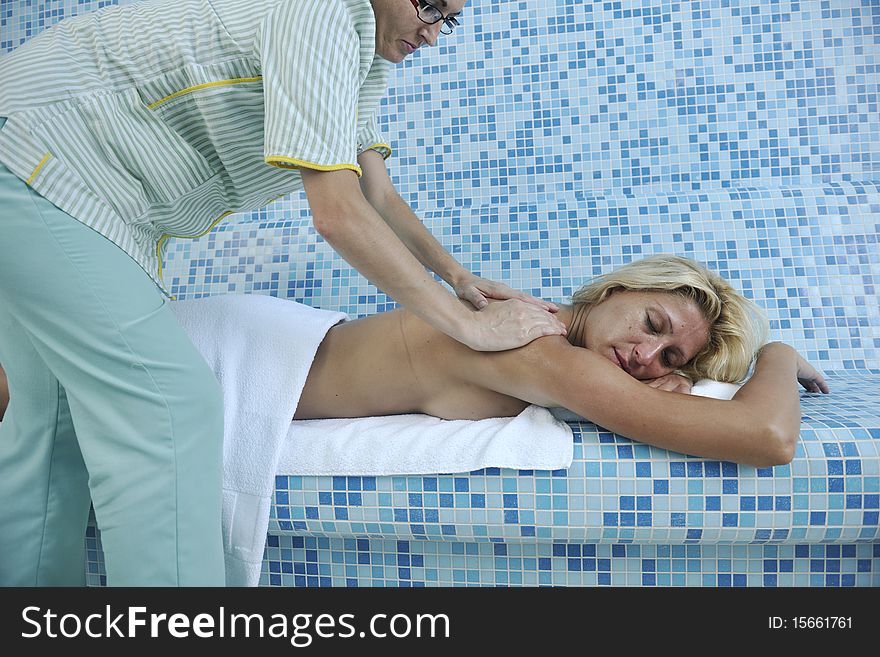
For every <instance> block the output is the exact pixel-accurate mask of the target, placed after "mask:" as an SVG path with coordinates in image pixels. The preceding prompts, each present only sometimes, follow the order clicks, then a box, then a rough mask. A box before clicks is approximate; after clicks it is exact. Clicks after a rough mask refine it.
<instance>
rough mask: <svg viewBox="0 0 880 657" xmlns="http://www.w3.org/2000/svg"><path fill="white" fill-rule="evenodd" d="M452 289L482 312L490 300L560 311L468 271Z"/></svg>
mask: <svg viewBox="0 0 880 657" xmlns="http://www.w3.org/2000/svg"><path fill="white" fill-rule="evenodd" d="M452 289H454V290H455V294H456V295H458V298H459V299H463V300H465V301H467V302H468V303H470V304H471V305H472V306H473V307H474V308H476V309H477V310H482V309H483V308H485V307H486V306H488V305H489V301H488V300H489V299H519V300H520V301H525V302H526V303H531V304H534V305H535V306H538V307H539V308H541V309H543V310H545V311H548V312H551V313H555V312H556V311H557V310H559V308H558V307H557V306H556V304H555V303H551V302H549V301H544V300H543V299H538V298H537V297H533V296H532V295H531V294H526V293H525V292H520V291H518V290H514V289H513V288H511V287H508V286H507V285H505V284H504V283H496V282H495V281H490V280H489V279H487V278H481V277H479V276H476V275H474V274H472V273H470V272H469V271H467V270H465V271H463V272H462V273H461V274H459V276H458V277H457V278H456V279H455V280H454V281H453V282H452ZM518 346H519V345H518Z"/></svg>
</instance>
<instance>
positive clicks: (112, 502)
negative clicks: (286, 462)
mask: <svg viewBox="0 0 880 657" xmlns="http://www.w3.org/2000/svg"><path fill="white" fill-rule="evenodd" d="M0 125H2V119H0ZM0 364H2V366H3V368H4V369H5V370H6V373H7V376H8V378H9V384H10V404H9V408H8V410H7V413H6V416H5V418H4V419H3V421H2V422H0V585H4V586H78V585H82V584H83V583H84V581H85V568H84V554H85V538H84V535H85V529H86V524H87V521H88V513H89V503H90V501H91V503H92V504H93V506H94V509H95V517H96V520H97V523H98V528H99V529H100V531H101V542H102V544H103V548H104V557H105V565H106V571H107V584H108V585H110V586H222V585H224V584H225V578H224V566H223V550H222V539H221V529H220V515H221V492H220V491H221V472H222V440H223V403H222V394H221V391H220V387H219V385H218V383H217V381H216V379H215V377H214V374H213V372H212V371H211V370H210V368H209V367H208V365H207V364H206V363H205V362H204V360H203V359H202V357H201V355H200V354H199V353H198V351H197V350H196V349H195V347H194V346H193V345H192V343H191V342H190V340H189V338H188V337H187V335H186V333H185V332H184V331H183V329H182V328H181V327H180V325H179V324H178V323H177V321H176V319H175V316H174V314H173V312H172V311H171V309H170V308H169V306H168V303H167V301H166V299H165V297H164V296H163V295H162V293H161V292H160V291H159V289H158V288H157V287H156V285H155V284H154V283H153V282H152V281H151V280H150V278H149V277H148V276H147V274H146V273H145V272H144V271H143V270H142V269H141V268H140V267H139V266H138V265H137V263H135V262H134V260H132V259H131V258H129V256H128V255H126V254H125V253H124V252H123V251H122V249H120V248H118V247H117V246H116V245H115V244H113V243H112V242H110V241H109V240H107V239H106V238H104V237H103V236H102V235H100V234H99V233H97V232H95V231H93V230H92V229H91V228H89V227H87V226H86V225H85V224H83V223H81V222H79V221H77V220H76V219H73V218H72V217H70V216H69V215H67V214H65V213H64V212H62V211H61V210H59V209H58V208H57V207H55V206H54V205H52V204H51V203H49V202H48V201H47V200H45V199H44V198H43V197H41V196H39V195H38V194H36V193H35V192H33V191H32V190H31V189H30V188H29V187H28V186H27V185H25V184H24V183H23V182H22V181H21V180H19V179H18V178H16V177H15V176H14V175H13V174H11V173H10V172H9V171H8V169H6V168H5V167H4V166H3V165H0Z"/></svg>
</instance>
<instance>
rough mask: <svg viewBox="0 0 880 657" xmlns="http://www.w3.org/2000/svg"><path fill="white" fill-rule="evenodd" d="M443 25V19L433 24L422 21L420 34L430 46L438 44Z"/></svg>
mask: <svg viewBox="0 0 880 657" xmlns="http://www.w3.org/2000/svg"><path fill="white" fill-rule="evenodd" d="M442 25H443V21H442V20H441V21H437V22H436V23H434V24H432V25H427V24H425V23H422V28H421V29H420V30H419V36H421V37H422V39H423V40H424V42H425V43H427V44H428V45H429V46H432V47H433V46H436V45H437V39H438V38H439V36H440V27H441V26H442Z"/></svg>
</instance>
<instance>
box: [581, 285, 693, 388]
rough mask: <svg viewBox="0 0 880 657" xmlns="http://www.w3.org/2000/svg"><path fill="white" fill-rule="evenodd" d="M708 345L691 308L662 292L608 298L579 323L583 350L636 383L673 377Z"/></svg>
mask: <svg viewBox="0 0 880 657" xmlns="http://www.w3.org/2000/svg"><path fill="white" fill-rule="evenodd" d="M708 339H709V323H708V322H707V321H706V319H705V318H704V317H703V315H702V313H701V312H700V310H699V308H697V306H696V304H694V303H693V302H692V301H688V300H687V299H684V298H682V297H680V296H678V295H675V294H669V293H667V292H641V291H638V292H637V291H630V290H618V291H615V292H612V293H611V295H610V296H608V297H607V298H606V299H605V301H603V302H602V303H600V304H598V305H596V306H594V307H593V308H591V309H590V312H589V314H588V315H587V317H586V320H585V322H584V341H585V344H584V346H585V347H586V348H587V349H590V350H591V351H595V352H597V353H599V354H601V355H602V356H604V357H605V358H607V359H608V360H610V361H611V362H612V363H614V364H615V365H617V366H618V367H620V368H621V369H623V370H624V371H625V372H627V373H628V374H630V375H631V376H633V377H635V378H636V379H654V378H657V377H658V376H664V375H666V374H669V373H670V372H673V371H674V370H676V369H677V368H679V367H682V366H683V365H685V364H686V363H687V362H688V361H690V360H691V359H692V358H694V356H696V355H697V354H698V353H699V352H700V351H701V350H702V349H703V347H704V346H705V345H706V342H707V341H708Z"/></svg>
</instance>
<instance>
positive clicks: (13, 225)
mask: <svg viewBox="0 0 880 657" xmlns="http://www.w3.org/2000/svg"><path fill="white" fill-rule="evenodd" d="M432 2H434V0H432ZM463 4H464V0H436V6H435V5H434V4H429V3H428V2H417V1H415V0H412V1H411V0H322V1H321V2H312V1H307V0H148V1H146V2H141V3H136V4H129V5H126V6H124V7H121V8H120V7H113V8H106V9H102V10H99V11H97V12H95V13H93V14H89V15H85V16H82V17H79V18H75V19H69V20H64V21H62V22H61V23H59V24H58V25H56V26H55V27H53V28H51V29H48V30H46V31H45V32H43V33H42V34H40V35H39V36H37V37H36V38H34V39H32V40H31V41H30V42H29V43H27V44H25V45H24V46H22V47H20V48H19V49H18V50H16V51H14V52H13V53H11V54H9V55H7V56H5V57H4V58H3V59H0V80H2V82H0V123H2V122H3V121H4V119H5V124H4V125H3V126H2V129H0V363H2V365H3V367H4V369H5V370H6V372H7V374H8V376H9V380H10V389H11V392H12V400H13V401H12V403H11V404H10V407H9V410H8V412H7V414H6V417H5V418H4V420H3V423H2V425H0V500H3V504H0V555H2V558H0V584H4V585H13V584H17V585H64V584H79V583H82V582H83V579H84V575H83V571H84V569H83V548H84V538H83V536H84V530H85V526H86V522H87V515H88V510H89V500H90V499H91V501H92V503H93V504H94V509H95V515H96V519H97V523H98V527H99V529H100V531H101V539H102V542H103V547H104V551H105V558H106V570H107V582H108V584H110V585H222V584H223V583H224V566H223V559H222V549H221V535H220V508H221V501H220V490H221V456H222V454H221V444H222V437H223V406H222V399H221V395H220V391H219V387H218V385H217V383H216V380H215V378H214V375H213V373H212V372H211V370H210V369H209V368H208V367H207V365H206V364H205V363H204V362H203V360H202V359H201V357H200V355H199V354H198V352H197V351H196V350H195V348H194V347H193V345H192V344H191V342H190V341H189V339H188V338H187V336H186V334H185V333H184V332H183V330H182V329H181V328H180V326H179V325H178V324H177V322H176V320H175V317H174V315H173V313H172V311H171V310H170V309H169V307H168V305H167V297H168V293H167V290H166V289H165V287H164V283H163V279H162V265H161V263H162V253H163V248H164V246H165V244H166V240H167V238H168V237H198V236H200V235H203V234H205V233H206V232H208V231H209V230H210V229H211V228H212V227H213V226H214V225H215V224H216V223H217V222H218V221H220V220H221V219H222V218H223V217H224V216H226V215H228V214H230V213H232V212H239V211H248V210H253V209H255V208H258V207H261V206H263V205H265V204H266V203H268V202H270V201H271V200H273V199H275V198H277V197H279V196H282V195H285V194H288V193H290V192H292V191H294V190H296V189H299V188H305V192H306V196H307V198H308V202H309V205H310V207H311V210H312V216H313V218H314V223H315V227H316V229H317V230H318V232H319V233H320V234H321V235H322V236H323V237H324V239H325V240H326V241H327V242H328V243H329V244H330V245H331V246H332V247H333V248H334V249H336V251H337V252H338V253H340V254H341V255H342V257H344V258H345V259H346V260H347V261H348V262H349V263H350V264H351V265H352V266H354V267H355V268H356V269H357V270H358V271H360V272H361V273H362V274H363V275H364V276H365V277H366V278H367V279H369V280H370V281H371V282H372V283H374V284H375V285H376V286H377V287H379V288H380V289H381V290H383V291H384V292H386V293H387V294H389V295H390V296H391V297H393V298H394V299H395V300H396V301H397V302H399V303H400V304H401V305H403V306H404V307H406V308H407V309H409V310H410V311H411V312H413V313H414V314H416V315H417V316H419V317H421V318H422V319H424V320H425V321H427V322H428V323H430V324H431V325H433V326H434V327H436V328H437V329H439V330H440V331H442V332H444V333H446V334H448V335H449V336H451V337H453V338H455V339H456V340H459V341H461V342H463V343H464V344H466V345H468V346H470V347H472V348H474V349H478V350H503V349H508V348H512V347H517V346H520V345H523V344H526V343H528V342H530V341H531V340H533V339H534V338H537V337H539V336H542V335H549V334H562V333H563V332H564V327H563V325H562V324H561V323H560V322H559V321H558V320H557V319H556V318H555V317H554V316H553V315H552V314H551V312H548V310H555V308H553V307H551V306H549V305H547V304H544V303H543V302H541V301H539V300H537V299H534V298H532V297H528V296H526V295H522V294H519V293H517V292H515V291H513V290H511V289H509V288H507V287H506V286H503V285H500V284H497V283H493V282H491V281H487V280H484V279H481V278H479V277H477V276H475V275H473V274H471V273H469V272H468V271H466V270H464V269H463V268H462V267H461V266H460V265H459V264H458V263H457V262H456V261H455V260H454V259H453V258H452V257H451V256H450V255H449V254H448V253H447V252H446V251H445V250H444V249H443V248H442V247H441V246H440V245H439V244H438V242H437V241H436V240H434V238H432V237H431V235H430V234H429V233H428V231H427V230H426V229H425V228H424V227H423V226H422V224H421V223H420V222H419V220H418V219H417V218H416V216H415V215H414V214H413V212H412V211H411V210H410V208H409V207H408V206H407V204H406V203H405V202H404V201H403V200H402V199H401V198H400V196H399V195H398V194H397V193H396V192H395V190H394V188H393V187H392V185H391V182H390V178H389V175H388V173H387V171H386V169H385V164H384V158H386V157H388V155H389V154H390V149H389V147H388V146H387V145H386V144H385V143H383V139H382V137H381V136H380V135H379V133H378V131H377V123H376V108H377V105H378V103H379V100H380V98H381V96H382V95H383V93H384V91H385V88H386V78H387V75H388V70H389V68H390V64H391V63H397V62H401V61H402V60H403V59H404V58H405V57H406V56H407V55H408V54H411V53H412V52H413V51H414V50H416V49H417V48H418V47H420V46H422V45H425V44H427V45H433V44H434V43H435V41H436V40H437V38H438V35H439V33H441V32H443V33H447V34H448V33H449V32H450V31H451V30H452V29H453V28H454V27H455V26H456V25H457V24H458V15H459V14H460V12H461V10H462V6H463ZM425 267H428V268H430V269H431V270H433V271H434V272H435V273H437V274H438V275H439V276H440V277H441V278H443V279H444V280H445V281H446V282H447V283H449V284H450V285H451V287H452V288H453V289H454V290H455V292H456V294H457V295H458V296H459V297H461V298H462V299H465V300H467V301H469V302H470V303H471V304H472V306H471V308H467V307H465V305H463V304H461V303H459V302H458V301H457V300H456V298H455V296H454V295H452V294H449V293H448V292H446V291H445V289H444V288H443V287H442V286H441V285H440V284H439V283H437V282H436V281H435V280H434V278H433V277H432V276H431V275H430V274H429V273H428V272H426V270H425ZM487 297H494V298H496V299H509V300H508V301H505V302H503V303H494V304H491V305H488V306H487V304H486V298H487Z"/></svg>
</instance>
